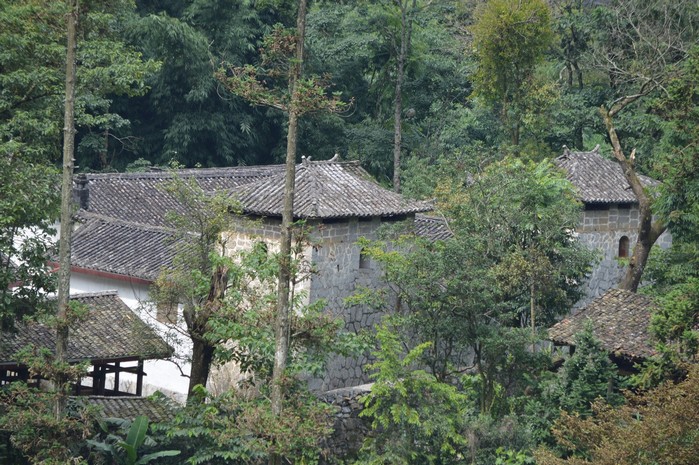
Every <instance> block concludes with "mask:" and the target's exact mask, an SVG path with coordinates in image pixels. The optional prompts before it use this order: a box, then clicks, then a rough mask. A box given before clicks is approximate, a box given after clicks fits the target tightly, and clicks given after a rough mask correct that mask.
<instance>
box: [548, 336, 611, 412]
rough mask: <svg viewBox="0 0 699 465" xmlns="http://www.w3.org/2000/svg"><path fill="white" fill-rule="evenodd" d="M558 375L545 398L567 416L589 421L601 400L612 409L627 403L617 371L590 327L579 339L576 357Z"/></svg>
mask: <svg viewBox="0 0 699 465" xmlns="http://www.w3.org/2000/svg"><path fill="white" fill-rule="evenodd" d="M556 375H557V377H556V380H555V381H554V382H553V385H552V386H551V388H549V389H550V390H548V391H547V392H545V394H544V395H545V396H546V397H547V398H548V400H549V401H550V402H553V403H554V404H555V406H556V407H557V408H558V409H560V410H563V411H565V412H567V413H570V414H575V415H579V416H581V417H588V416H590V415H591V414H592V406H593V403H594V401H595V400H597V399H598V398H601V399H604V401H605V402H607V403H608V404H610V405H612V406H615V405H619V404H620V403H622V401H623V397H622V396H621V394H619V388H620V386H619V381H620V380H619V376H618V374H617V369H616V367H615V365H614V363H612V361H611V359H610V358H609V354H608V353H607V352H606V351H605V350H603V349H602V346H601V344H600V342H599V341H598V340H597V339H595V337H594V335H593V333H592V326H590V325H587V326H586V327H585V328H584V329H583V331H581V332H580V333H578V334H576V335H575V353H573V354H572V355H571V356H570V357H569V358H568V359H566V361H565V362H564V363H563V366H562V367H561V368H560V370H559V371H558V373H557V374H556Z"/></svg>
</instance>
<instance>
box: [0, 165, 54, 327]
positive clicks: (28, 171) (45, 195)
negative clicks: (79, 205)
mask: <svg viewBox="0 0 699 465" xmlns="http://www.w3.org/2000/svg"><path fill="white" fill-rule="evenodd" d="M26 158H27V157H26V156H23V155H22V154H13V155H11V154H3V155H0V327H2V328H3V329H11V328H12V327H13V325H14V322H15V321H16V320H20V319H22V318H24V317H25V316H31V315H33V314H42V313H48V312H49V311H50V310H53V308H52V307H51V306H50V305H49V303H48V302H47V300H46V295H47V294H48V293H51V292H54V291H55V285H56V282H55V275H54V274H53V273H52V272H51V269H50V267H48V266H47V264H46V257H47V256H48V255H49V248H50V247H51V246H52V243H53V241H52V239H51V237H52V236H53V234H54V233H55V231H54V228H53V223H54V222H55V220H56V218H57V217H58V211H59V197H58V195H56V185H57V184H58V176H57V172H56V170H55V169H53V168H52V167H50V166H45V165H43V164H41V163H32V162H30V161H28V160H27V159H26Z"/></svg>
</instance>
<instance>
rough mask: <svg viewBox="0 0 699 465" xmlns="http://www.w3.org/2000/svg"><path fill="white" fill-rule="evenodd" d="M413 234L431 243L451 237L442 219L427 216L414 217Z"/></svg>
mask: <svg viewBox="0 0 699 465" xmlns="http://www.w3.org/2000/svg"><path fill="white" fill-rule="evenodd" d="M415 234H416V235H417V236H420V237H424V238H425V239H429V240H431V241H443V240H446V239H450V238H451V237H452V236H453V234H452V232H451V231H450V230H449V227H448V226H447V224H446V221H445V220H444V218H440V217H435V216H427V215H415Z"/></svg>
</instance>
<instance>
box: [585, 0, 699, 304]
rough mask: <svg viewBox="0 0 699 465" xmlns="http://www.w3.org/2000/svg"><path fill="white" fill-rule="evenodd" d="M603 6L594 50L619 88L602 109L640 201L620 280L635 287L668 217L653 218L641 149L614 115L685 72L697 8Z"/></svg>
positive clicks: (657, 1) (628, 0)
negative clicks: (626, 139)
mask: <svg viewBox="0 0 699 465" xmlns="http://www.w3.org/2000/svg"><path fill="white" fill-rule="evenodd" d="M603 12H604V15H603V16H602V18H601V19H602V20H603V22H602V25H601V27H600V30H601V31H603V37H602V38H601V39H600V40H598V41H596V42H595V48H594V52H593V56H594V57H596V59H597V63H596V66H597V68H598V69H600V70H602V71H604V72H605V73H606V74H607V75H608V76H609V79H610V83H611V87H612V89H614V90H615V93H614V97H613V100H611V101H610V102H608V103H606V104H605V105H603V106H602V107H601V108H600V114H601V116H602V119H603V121H604V124H605V127H606V130H607V135H608V137H609V141H610V143H611V145H612V153H613V155H614V158H615V159H616V160H617V161H618V162H619V164H620V166H621V168H622V171H623V173H624V176H625V177H626V179H627V181H628V183H629V185H630V186H631V189H632V190H633V193H634V195H635V196H636V199H637V200H638V204H639V226H638V238H637V240H636V245H635V247H634V250H633V254H632V256H631V258H630V260H629V265H628V267H627V271H626V274H625V276H624V278H623V280H622V282H621V285H620V286H621V287H622V288H623V289H627V290H631V291H636V290H637V289H638V286H639V284H640V282H641V278H642V276H643V271H644V269H645V266H646V262H647V260H648V256H649V253H650V249H651V247H652V246H653V244H654V243H655V241H656V240H657V239H658V237H660V235H661V234H662V233H663V232H664V231H665V228H666V222H665V220H664V219H663V218H659V219H657V220H654V218H653V212H652V204H653V197H652V195H651V194H649V193H648V192H647V191H646V189H645V188H644V186H643V184H642V183H641V181H640V179H639V177H638V175H637V172H636V166H635V165H636V162H635V156H636V150H635V149H631V148H630V147H625V146H624V145H623V139H622V137H620V135H619V133H618V132H617V127H616V124H615V121H616V118H617V115H619V114H620V113H621V112H622V111H628V109H630V108H632V105H634V104H636V103H637V102H638V101H639V100H641V99H644V98H647V97H648V96H650V95H651V94H654V93H663V94H664V93H666V92H667V90H666V86H667V85H668V83H669V82H670V80H671V79H672V78H674V77H676V76H678V75H680V74H681V73H682V72H683V69H684V68H683V63H684V62H685V61H686V60H687V58H688V54H689V48H690V47H691V46H692V45H694V44H695V43H696V37H697V35H696V31H695V25H696V9H693V8H692V7H691V6H689V3H686V2H667V1H664V0H654V1H650V2H640V1H636V0H621V1H619V2H617V3H615V4H613V5H612V6H611V7H610V8H609V9H606V10H603ZM627 153H628V155H627Z"/></svg>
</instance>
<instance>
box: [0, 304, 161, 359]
mask: <svg viewBox="0 0 699 465" xmlns="http://www.w3.org/2000/svg"><path fill="white" fill-rule="evenodd" d="M71 301H72V302H79V303H82V304H84V305H86V306H87V308H88V310H89V314H88V316H87V317H86V318H85V320H83V321H80V322H78V323H75V324H73V325H72V326H71V328H70V336H69V338H68V357H67V358H68V360H69V361H70V362H77V361H83V360H93V361H95V360H115V359H136V358H141V359H144V360H149V359H157V358H166V357H169V356H170V355H171V353H172V348H171V347H170V346H168V345H167V344H166V343H165V341H163V339H162V338H161V337H160V336H158V335H157V334H156V333H155V331H153V329H152V328H151V327H149V326H148V325H147V324H145V323H144V322H143V321H142V320H141V319H140V318H139V317H138V316H137V315H136V314H135V313H134V312H132V311H131V309H129V307H127V306H126V304H124V302H122V301H121V299H120V298H119V296H118V295H117V293H116V292H115V291H106V292H97V293H90V294H77V295H73V296H71ZM29 344H33V345H34V346H36V347H45V348H47V349H49V350H51V351H54V350H55V347H56V330H55V329H54V328H51V327H49V326H47V325H44V324H41V323H26V324H18V325H16V332H14V333H3V334H2V340H0V364H13V361H14V360H13V358H14V354H15V353H16V352H17V351H18V350H20V349H22V348H23V347H25V346H27V345H29Z"/></svg>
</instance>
